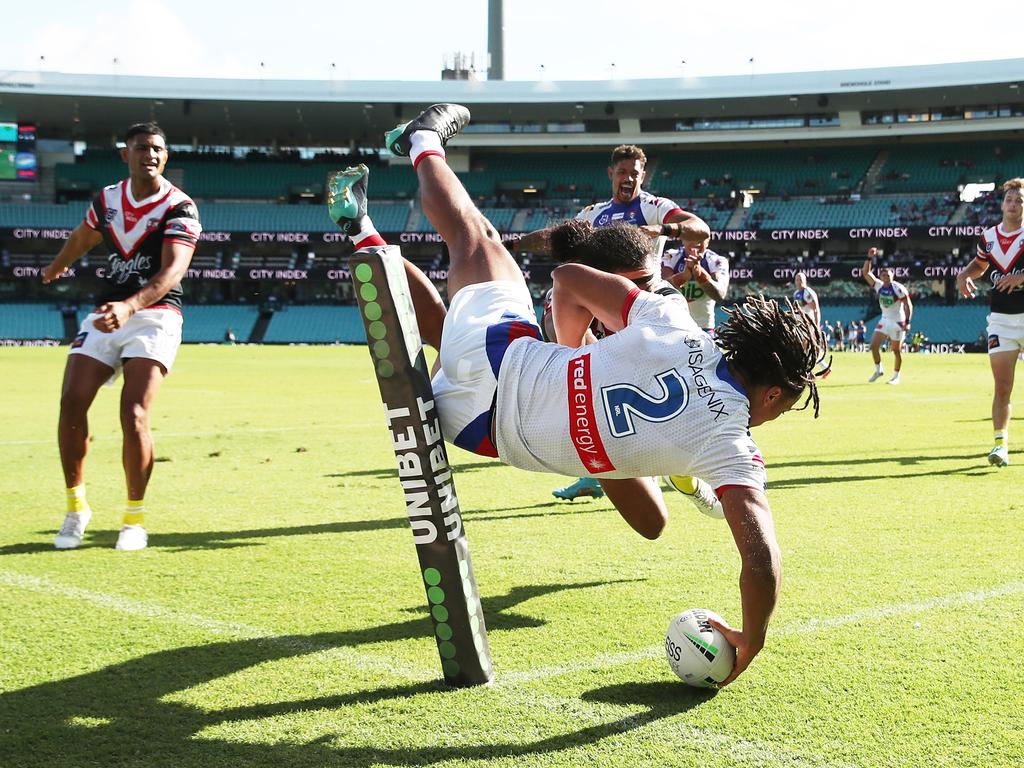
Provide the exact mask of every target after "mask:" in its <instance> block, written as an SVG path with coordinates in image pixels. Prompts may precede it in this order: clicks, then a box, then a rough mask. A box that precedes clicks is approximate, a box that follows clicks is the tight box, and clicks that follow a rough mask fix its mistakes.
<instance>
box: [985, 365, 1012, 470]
mask: <svg viewBox="0 0 1024 768" xmlns="http://www.w3.org/2000/svg"><path fill="white" fill-rule="evenodd" d="M1017 354H1018V353H1017V351H1016V350H1012V351H1009V352H995V353H994V354H990V355H989V356H988V362H989V365H990V366H991V367H992V380H993V382H994V385H995V388H994V391H993V393H992V429H993V431H994V433H995V446H994V447H993V448H992V450H991V451H989V454H988V461H989V464H992V465H994V466H997V467H1005V466H1006V465H1007V464H1009V463H1010V449H1009V435H1008V434H1007V430H1008V429H1009V427H1010V412H1011V407H1010V395H1011V394H1012V393H1013V380H1014V374H1015V373H1016V370H1017Z"/></svg>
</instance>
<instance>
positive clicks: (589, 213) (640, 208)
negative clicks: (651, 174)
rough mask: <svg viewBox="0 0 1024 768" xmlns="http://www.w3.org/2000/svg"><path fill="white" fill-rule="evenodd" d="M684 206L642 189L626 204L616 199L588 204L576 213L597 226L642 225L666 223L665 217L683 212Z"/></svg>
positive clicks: (579, 217)
mask: <svg viewBox="0 0 1024 768" xmlns="http://www.w3.org/2000/svg"><path fill="white" fill-rule="evenodd" d="M682 210H683V209H682V208H680V207H679V206H678V205H676V204H675V203H674V202H672V201H671V200H669V199H668V198H665V197H655V196H654V195H652V194H651V193H650V192H646V191H644V190H642V189H641V190H640V194H639V195H637V196H636V197H635V198H633V200H631V201H630V202H628V203H626V204H622V203H617V202H615V200H606V201H605V202H603V203H594V204H593V205H588V206H587V207H586V208H584V209H583V210H582V211H580V212H579V213H577V214H576V218H577V219H580V220H582V221H589V222H590V223H591V224H593V225H594V226H595V227H607V226H610V225H612V224H632V225H633V226H636V227H642V226H643V225H644V224H664V223H665V219H667V218H668V217H669V216H671V215H672V214H674V213H681V212H682Z"/></svg>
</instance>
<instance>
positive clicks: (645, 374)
mask: <svg viewBox="0 0 1024 768" xmlns="http://www.w3.org/2000/svg"><path fill="white" fill-rule="evenodd" d="M622 314H623V318H624V319H625V320H626V322H627V325H626V327H625V328H623V329H622V330H620V331H618V332H617V333H614V334H612V335H610V336H607V337H605V338H604V339H601V340H600V341H598V342H596V343H594V344H589V345H587V346H584V347H580V348H578V349H571V348H569V347H563V346H561V345H558V344H549V343H545V342H542V341H538V340H534V339H517V340H515V341H513V342H512V344H511V345H510V346H509V347H508V351H507V352H506V353H505V357H504V359H503V361H502V363H501V368H500V370H499V372H498V396H497V400H496V402H497V409H496V414H495V437H496V441H497V445H496V447H497V451H498V455H499V457H500V458H501V459H502V461H504V462H506V463H508V464H511V465H513V466H516V467H520V468H522V469H529V470H534V471H539V472H555V473H558V474H562V475H570V476H571V475H576V476H580V475H587V476H591V477H609V478H625V477H647V476H652V475H670V474H690V475H696V476H698V477H702V478H705V479H706V480H707V481H708V482H709V483H711V484H712V486H713V487H714V488H716V489H718V488H722V487H723V486H727V485H742V486H749V487H752V488H757V489H763V488H764V486H765V471H764V460H763V459H762V458H761V454H760V452H759V451H758V449H757V446H756V445H755V444H754V441H753V440H752V439H751V437H750V433H749V432H748V430H747V425H748V423H749V421H750V405H749V401H748V399H747V395H746V393H745V391H744V390H743V388H742V387H741V386H740V385H739V384H738V383H737V382H736V381H735V380H734V379H733V378H732V376H731V375H730V373H729V370H728V366H727V365H726V362H725V359H724V357H723V356H722V353H721V352H720V351H719V350H718V347H717V346H716V345H715V342H714V340H713V339H712V338H711V337H710V336H709V335H708V334H706V333H704V332H703V331H702V330H701V329H700V327H698V326H697V324H696V323H695V322H694V321H693V318H691V317H690V313H689V311H688V310H687V307H686V304H685V303H684V301H683V300H682V298H681V297H679V296H675V297H670V296H662V295H659V294H654V293H650V292H646V291H640V290H639V289H634V290H633V291H632V292H631V293H630V295H629V298H628V299H627V300H626V302H625V304H624V306H623V310H622Z"/></svg>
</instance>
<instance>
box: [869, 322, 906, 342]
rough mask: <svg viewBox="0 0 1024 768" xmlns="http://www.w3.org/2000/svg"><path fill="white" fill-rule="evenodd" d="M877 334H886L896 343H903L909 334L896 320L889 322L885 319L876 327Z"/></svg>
mask: <svg viewBox="0 0 1024 768" xmlns="http://www.w3.org/2000/svg"><path fill="white" fill-rule="evenodd" d="M875 333H882V334H885V335H886V336H888V337H889V338H890V339H892V340H893V341H896V342H900V341H903V339H905V338H906V337H907V332H906V331H905V330H904V329H902V328H900V324H899V323H897V322H896V321H895V320H887V319H886V318H884V317H883V318H882V319H881V320H879V321H878V325H876V326H875Z"/></svg>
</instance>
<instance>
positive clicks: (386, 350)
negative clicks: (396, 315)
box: [373, 341, 391, 359]
mask: <svg viewBox="0 0 1024 768" xmlns="http://www.w3.org/2000/svg"><path fill="white" fill-rule="evenodd" d="M373 354H375V355H376V356H377V357H379V358H381V359H383V358H385V357H387V356H388V355H390V354H391V345H390V344H388V343H387V342H386V341H378V342H377V343H376V344H374V345H373Z"/></svg>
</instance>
